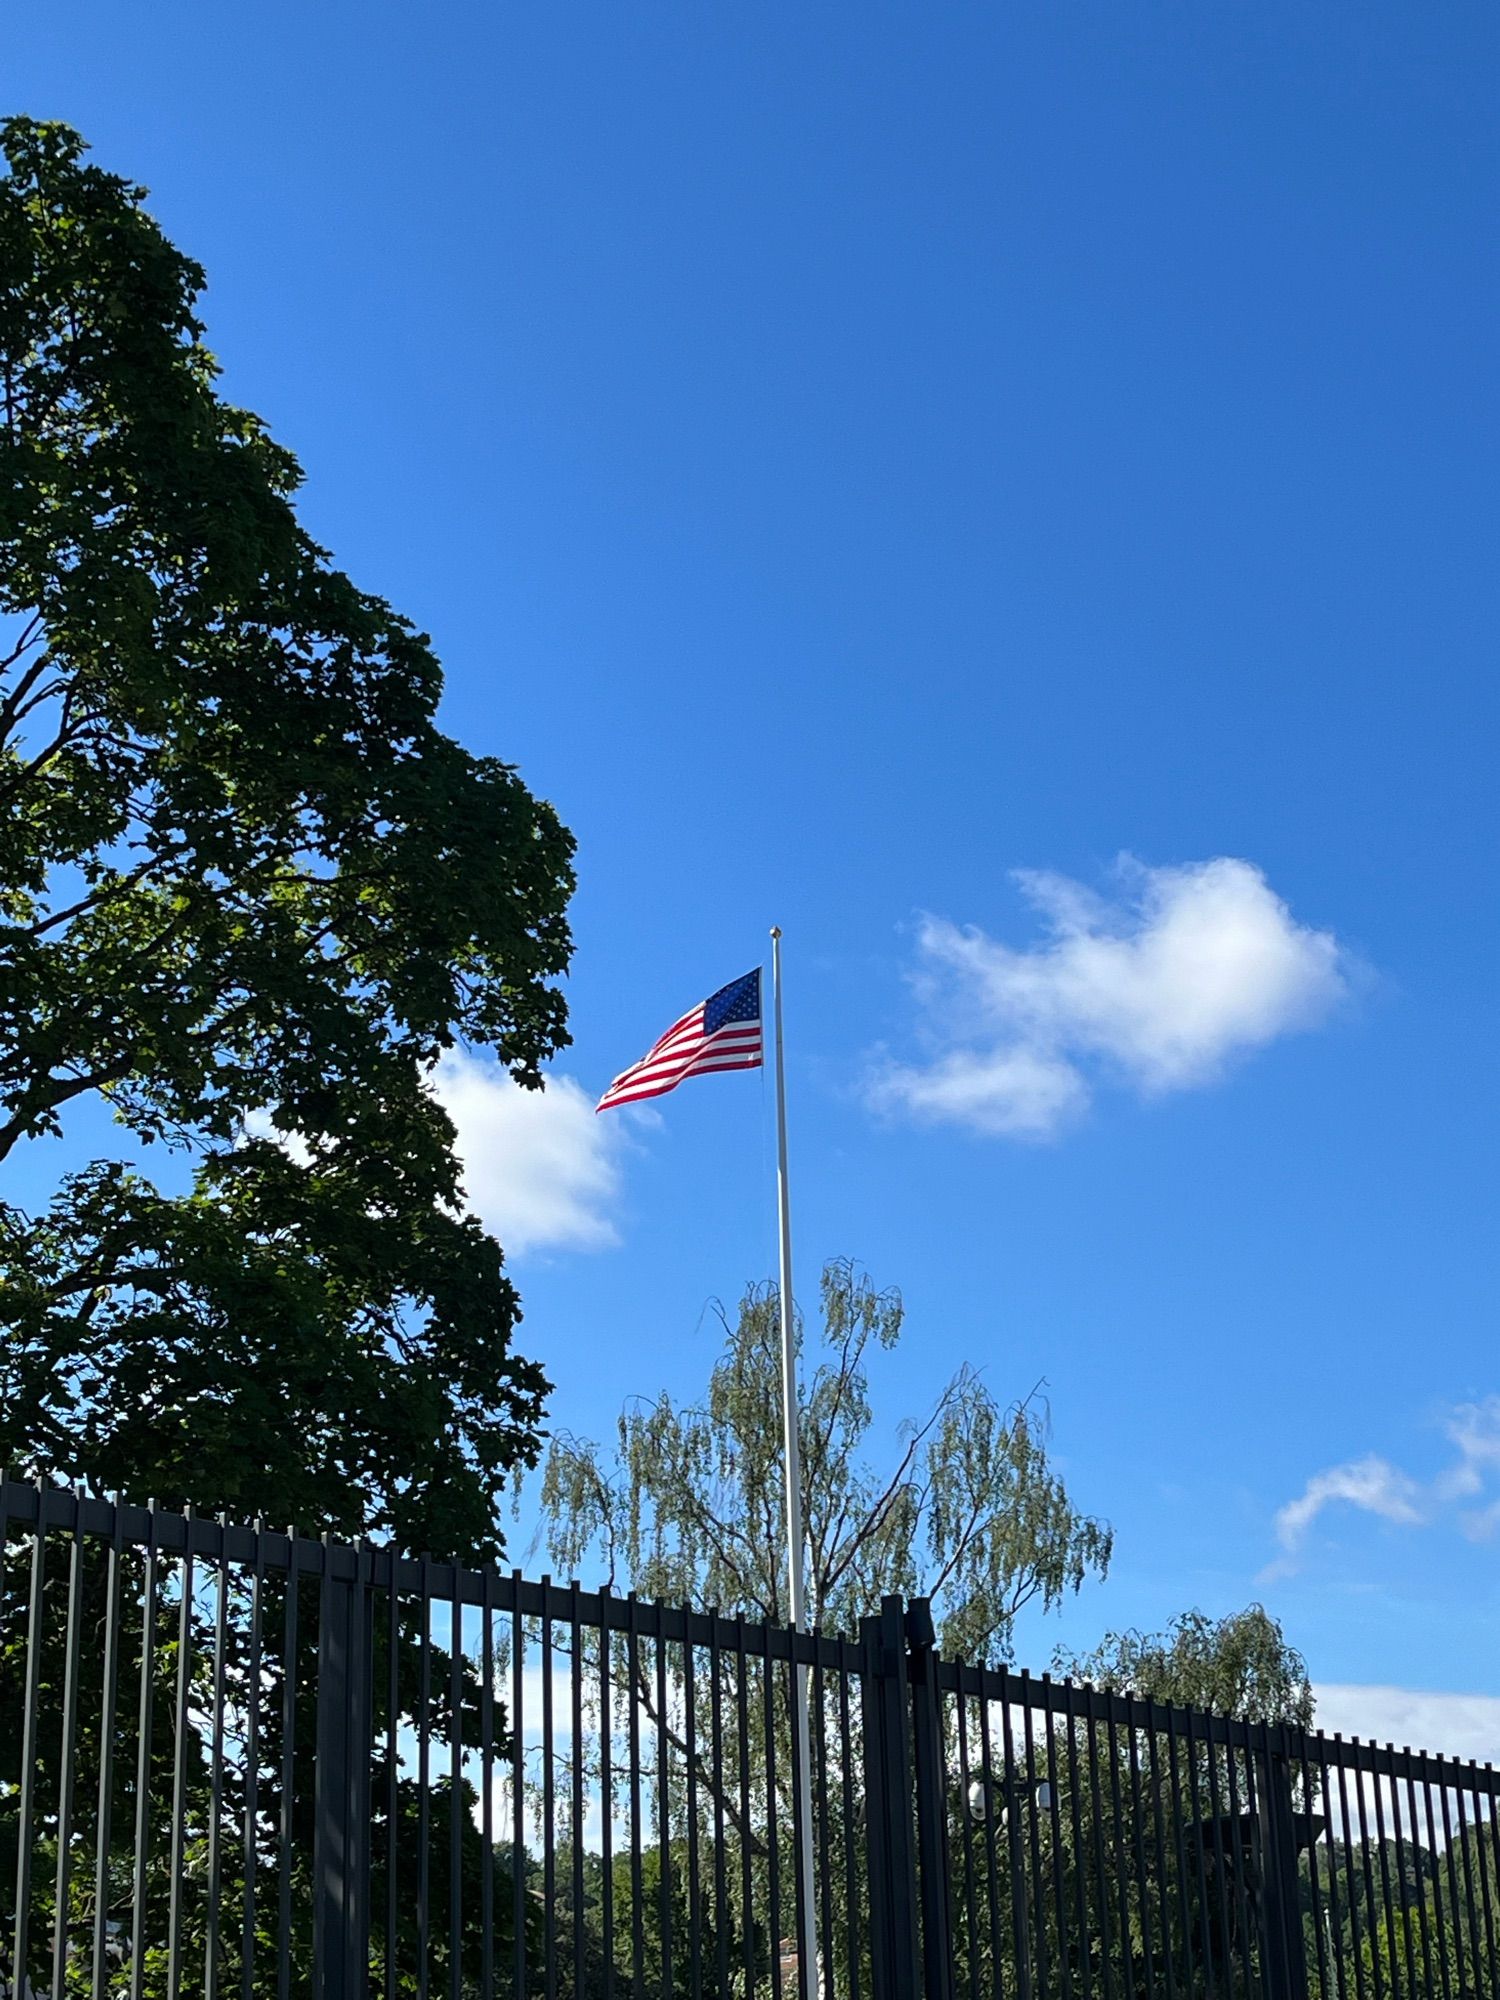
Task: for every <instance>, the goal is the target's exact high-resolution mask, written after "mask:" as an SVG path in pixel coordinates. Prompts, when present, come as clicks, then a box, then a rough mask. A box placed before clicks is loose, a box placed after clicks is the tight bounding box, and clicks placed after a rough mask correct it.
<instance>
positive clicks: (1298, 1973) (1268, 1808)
mask: <svg viewBox="0 0 1500 2000" xmlns="http://www.w3.org/2000/svg"><path fill="white" fill-rule="evenodd" d="M1280 1733H1281V1735H1282V1738H1283V1742H1282V1747H1281V1748H1280V1749H1272V1747H1271V1740H1270V1732H1269V1730H1268V1731H1266V1732H1265V1740H1266V1748H1265V1753H1264V1755H1263V1757H1261V1758H1258V1759H1257V1762H1258V1763H1259V1764H1260V1767H1261V1768H1260V1773H1259V1777H1260V1793H1261V1810H1260V1819H1261V1840H1260V1848H1261V1871H1262V1884H1263V1887H1262V1894H1263V1897H1264V1909H1265V1923H1266V1931H1267V1934H1268V1938H1269V1942H1270V1952H1269V1962H1268V1963H1267V1965H1266V1967H1265V1979H1266V1991H1267V1994H1268V1995H1269V2000H1308V1984H1307V1940H1306V1939H1305V1938H1304V1937H1303V1935H1302V1898H1301V1894H1300V1882H1299V1874H1298V1866H1297V1854H1298V1847H1297V1814H1296V1807H1295V1804H1294V1801H1293V1794H1292V1764H1291V1758H1290V1757H1289V1755H1288V1754H1287V1748H1286V1743H1285V1736H1286V1732H1285V1729H1283V1730H1282V1731H1281V1732H1280Z"/></svg>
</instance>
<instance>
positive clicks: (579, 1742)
mask: <svg viewBox="0 0 1500 2000" xmlns="http://www.w3.org/2000/svg"><path fill="white" fill-rule="evenodd" d="M579 1594H580V1593H579V1589H578V1579H577V1577H576V1576H575V1577H574V1579H573V1583H572V1601H571V1603H570V1604H569V1607H568V1643H569V1649H570V1652H571V1655H572V1660H573V1676H572V1682H571V1689H570V1691H571V1694H572V1717H571V1721H572V1730H573V1741H572V1745H571V1751H572V1763H573V2000H583V1982H584V1969H583V1967H584V1949H583V1948H584V1928H583V1809H584V1798H583V1625H582V1622H581V1618H580V1613H579V1602H578V1600H579Z"/></svg>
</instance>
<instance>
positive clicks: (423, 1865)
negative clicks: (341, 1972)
mask: <svg viewBox="0 0 1500 2000" xmlns="http://www.w3.org/2000/svg"><path fill="white" fill-rule="evenodd" d="M417 1616H418V1618H419V1619H420V1621H421V1626H420V1630H419V1632H418V1635H417V1715H416V1724H417V1996H418V2000H427V1994H428V1991H429V1988H430V1984H431V1979H432V1958H431V1952H432V1557H431V1556H430V1555H428V1554H426V1553H424V1554H423V1556H422V1559H421V1562H420V1563H419V1565H418V1586H417Z"/></svg>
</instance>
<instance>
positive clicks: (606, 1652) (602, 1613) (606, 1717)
mask: <svg viewBox="0 0 1500 2000" xmlns="http://www.w3.org/2000/svg"><path fill="white" fill-rule="evenodd" d="M611 1611H612V1605H611V1600H610V1593H609V1591H608V1589H607V1588H606V1589H604V1590H601V1591H600V1593H599V1811H600V1817H601V1819H602V1822H603V1824H602V1826H601V1829H600V1836H599V1849H600V1855H601V1879H600V1883H599V1901H600V1923H601V1927H602V1929H603V1932H604V2000H614V1992H615V1872H614V1830H615V1781H614V1773H613V1772H612V1771H611V1769H610V1762H609V1751H610V1742H609V1732H610V1724H611V1722H612V1721H613V1717H614V1699H615V1687H614V1679H613V1676H612V1674H611V1672H610V1645H609V1635H610V1622H609V1621H610V1616H611ZM721 1991H722V1988H721Z"/></svg>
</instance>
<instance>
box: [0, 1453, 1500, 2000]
mask: <svg viewBox="0 0 1500 2000" xmlns="http://www.w3.org/2000/svg"><path fill="white" fill-rule="evenodd" d="M0 1544H3V1561H0V2000H21V1996H22V1995H26V1996H33V1995H35V1996H40V1995H42V1994H45V1993H51V1994H53V1995H56V1996H59V2000H61V1996H63V1995H75V1994H77V1995H82V1994H93V1995H99V1996H102V1995H105V1994H119V1995H129V1996H131V2000H157V1996H169V2000H178V1996H181V1995H183V1994H186V1993H189V1992H191V1993H195V1994H196V1993H199V1992H201V1993H202V1994H204V1995H205V1996H207V2000H217V1996H220V1995H222V1996H225V2000H229V1996H232V1995H234V1994H239V1995H241V1996H243V2000H256V1996H273V1995H274V1996H275V2000H292V1996H302V1995H317V1996H318V2000H324V1996H327V2000H353V1996H356V1995H358V1996H364V1995H371V1996H377V1995H378V1996H391V2000H394V1996H396V1995H403V1996H404V1995H413V1996H417V2000H428V1996H429V1995H431V1996H434V2000H436V1996H439V1995H442V1994H447V1995H449V1996H451V2000H466V1996H482V2000H490V1996H493V1995H496V1994H504V1995H506V1996H509V2000H647V1996H661V2000H720V1997H721V1996H723V1997H724V2000H730V1996H737V2000H919V1996H920V2000H992V1996H993V2000H1000V1996H1005V2000H1009V1996H1012V1995H1013V1996H1015V2000H1218V1996H1224V2000H1500V1955H1497V1949H1496V1933H1497V1930H1500V1845H1497V1839H1496V1817H1495V1808H1496V1800H1497V1795H1500V1774H1497V1773H1496V1772H1495V1771H1493V1770H1492V1769H1491V1768H1490V1767H1489V1766H1488V1765H1484V1766H1480V1765H1477V1764H1474V1763H1472V1762H1468V1763H1463V1762H1460V1761H1458V1760H1454V1759H1449V1758H1443V1757H1439V1756H1434V1755H1430V1754H1428V1753H1426V1752H1421V1751H1411V1750H1405V1749H1396V1748H1393V1747H1392V1746H1390V1745H1384V1746H1382V1745H1376V1744H1372V1743H1362V1742H1359V1741H1357V1740H1356V1741H1351V1742H1346V1741H1344V1740H1343V1739H1342V1738H1340V1737H1337V1736H1335V1737H1327V1736H1324V1735H1321V1734H1319V1733H1318V1732H1315V1731H1304V1730H1301V1729H1295V1728H1290V1727H1282V1726H1268V1725H1264V1724H1257V1723H1249V1722H1245V1721H1243V1720H1237V1719H1234V1718H1229V1717H1224V1716H1218V1715H1212V1714H1207V1713H1203V1712H1200V1711H1197V1710H1190V1709H1183V1708H1179V1707H1175V1706H1170V1705H1164V1704H1161V1703H1158V1702H1154V1701H1151V1700H1147V1699H1144V1698H1141V1697H1137V1696H1134V1695H1129V1694H1118V1693H1110V1692H1105V1691H1101V1690H1097V1689H1093V1688H1089V1687H1084V1686H1080V1685H1077V1684H1074V1683H1070V1682H1067V1681H1053V1680H1051V1679H1050V1678H1049V1677H1048V1676H1046V1675H1042V1676H1040V1677H1036V1676H1032V1675H1030V1674H1027V1673H1024V1672H1018V1671H1013V1670H1010V1669H1006V1668H1000V1667H993V1668H992V1667H979V1666H972V1665H966V1664H961V1663H958V1662H955V1661H950V1660H945V1659H943V1658H941V1657H940V1656H939V1655H938V1653H937V1651H936V1649H935V1647H934V1644H933V1632H932V1622H931V1618H930V1615H929V1614H928V1612H927V1609H926V1607H925V1605H923V1604H922V1603H921V1602H920V1601H917V1602H914V1603H912V1604H910V1605H904V1604H903V1603H902V1602H901V1601H900V1600H899V1599H889V1600H887V1601H886V1602H885V1604H884V1605H883V1606H882V1609H881V1612H880V1614H879V1615H878V1616H877V1617H874V1618H871V1619H868V1620H866V1621H865V1622H864V1624H863V1626H862V1629H861V1632H860V1634H859V1636H858V1638H857V1639H848V1638H834V1637H830V1636H828V1635H825V1634H821V1633H812V1634H807V1633H794V1632H791V1631H789V1630H788V1629H787V1628H786V1627H784V1626H777V1625H764V1624H756V1623H749V1622H747V1621H746V1620H744V1619H743V1618H740V1617H735V1616H727V1615H722V1614H718V1613H703V1612H695V1611H685V1610H683V1609H681V1608H680V1607H673V1606H667V1605H660V1604H655V1603H647V1602H642V1601H638V1600H637V1599H635V1598H633V1597H618V1596H615V1595H613V1594H612V1593H610V1592H609V1591H585V1590H583V1589H581V1588H580V1587H579V1586H578V1585H577V1584H567V1585H562V1584H557V1583H554V1582H552V1581H551V1580H550V1579H545V1578H544V1579H542V1580H540V1581H533V1580H530V1579H527V1578H525V1577H523V1576H521V1575H520V1573H519V1572H509V1573H506V1572H501V1571H498V1570H495V1569H485V1568H469V1567H465V1566H463V1565H456V1564H450V1563H439V1562H435V1561H433V1560H431V1559H430V1558H428V1557H425V1556H424V1557H419V1558H411V1557H406V1556H401V1555H398V1554H397V1553H395V1552H393V1551H392V1550H390V1549H386V1548H375V1547H371V1546H369V1545H365V1544H362V1545H358V1546H350V1545H346V1544H344V1543H341V1542H338V1541H335V1540H332V1539H329V1538H324V1539H321V1540H315V1539H310V1538H306V1537H301V1536H298V1535H296V1534H295V1533H294V1532H291V1531H285V1532H280V1531H276V1530H273V1529H269V1528H265V1527H262V1526H253V1527H244V1526H236V1525H232V1524H225V1523H222V1522H219V1521H214V1520H206V1519H201V1518H198V1517H196V1516H194V1515H192V1514H179V1513H175V1512H168V1511H166V1510H158V1509H156V1508H140V1507H132V1506H126V1505H123V1504H116V1503H114V1502H111V1501H106V1500H100V1499H97V1498H93V1497H89V1496H84V1495H80V1494H75V1493H73V1492H70V1491H67V1490H65V1489H59V1488H55V1487H50V1486H45V1485H37V1484H33V1483H28V1482H24V1481H20V1480H16V1479H13V1478H10V1477H6V1478H4V1479H0ZM799 1682H800V1683H801V1684H802V1685H803V1686H804V1687H805V1689H806V1706H805V1709H804V1704H803V1702H802V1700H800V1699H799V1698H798V1694H797V1689H798V1684H799ZM804 1716H805V1721H804ZM804 1727H805V1728H806V1729H807V1732H808V1750H809V1753H810V1760H811V1768H812V1799H811V1823H810V1825H807V1826H804V1825H803V1824H802V1823H801V1811H802V1806H801V1795H800V1789H799V1787H798V1786H797V1785H796V1783H795V1782H794V1781H793V1779H794V1773H795V1771H796V1769H797V1763H798V1755H799V1751H800V1748H801V1734H802V1731H803V1729H804ZM804 1841H806V1842H808V1843H810V1846H811V1852H812V1860H813V1866H812V1870H811V1875H810V1881H811V1898H812V1904H813V1907H812V1908H811V1909H810V1910H809V1909H806V1908H805V1907H804V1905H803V1898H804V1895H805V1894H806V1893H807V1892H806V1890H805V1887H804V1883H805V1881H806V1880H807V1879H809V1878H807V1877H804V1874H803V1871H802V1870H801V1869H800V1868H799V1867H798V1865H797V1862H798V1856H799V1854H800V1853H801V1852H802V1851H803V1849H802V1843H803V1842H804ZM809 1944H811V1945H812V1947H813V1948H812V1949H811V1950H809V1949H808V1946H809Z"/></svg>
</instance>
